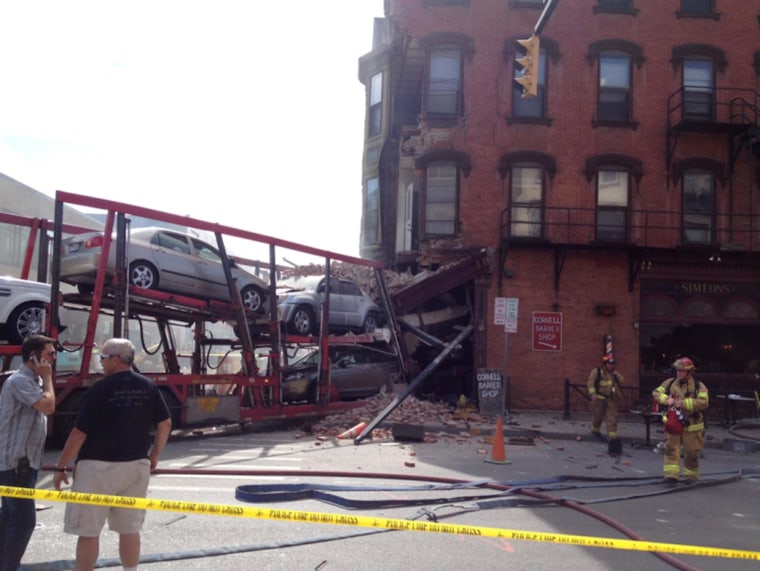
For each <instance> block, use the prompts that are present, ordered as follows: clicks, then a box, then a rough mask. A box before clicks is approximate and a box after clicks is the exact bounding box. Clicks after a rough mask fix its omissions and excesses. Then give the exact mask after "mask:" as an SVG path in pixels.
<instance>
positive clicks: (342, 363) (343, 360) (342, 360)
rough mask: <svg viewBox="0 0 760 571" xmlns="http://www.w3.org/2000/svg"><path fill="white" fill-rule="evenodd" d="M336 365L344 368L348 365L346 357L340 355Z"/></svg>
mask: <svg viewBox="0 0 760 571" xmlns="http://www.w3.org/2000/svg"><path fill="white" fill-rule="evenodd" d="M337 365H338V366H339V367H341V368H342V369H345V368H346V367H347V366H348V357H341V358H340V359H338V362H337Z"/></svg>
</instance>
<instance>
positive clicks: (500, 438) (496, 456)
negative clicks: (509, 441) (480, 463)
mask: <svg viewBox="0 0 760 571" xmlns="http://www.w3.org/2000/svg"><path fill="white" fill-rule="evenodd" d="M486 462H490V463H491V464H511V463H512V462H510V461H509V460H507V451H506V450H505V449H504V427H503V426H502V424H501V416H499V418H498V420H497V421H496V432H495V433H494V435H493V446H491V457H490V458H487V459H486Z"/></svg>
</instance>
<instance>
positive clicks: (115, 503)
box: [0, 486, 760, 561]
mask: <svg viewBox="0 0 760 571" xmlns="http://www.w3.org/2000/svg"><path fill="white" fill-rule="evenodd" d="M0 496H9V497H12V498H21V499H29V500H32V499H35V500H44V501H53V502H69V503H74V504H90V505H95V506H108V507H114V508H127V509H135V510H155V511H168V512H181V513H190V514H200V515H216V516H227V517H245V518H253V519H272V520H279V521H297V522H300V523H322V524H328V525H350V526H357V527H370V528H375V529H395V530H399V531H423V532H427V533H448V534H454V535H476V536H480V537H499V538H504V539H514V540H525V541H541V542H546V543H559V544H563V545H576V546H581V547H604V548H608V549H626V550H631V551H655V552H659V553H677V554H681V555H697V556H702V557H724V558H727V559H742V560H745V561H760V552H758V551H744V550H741V549H723V548H718V547H697V546H693V545H681V544H676V543H657V542H654V541H635V540H631V539H615V538H610V537H588V536H583V535H567V534H562V533H543V532H536V531H520V530H514V529H500V528H497V527H480V526H474V525H459V524H445V523H434V522H427V521H410V520H406V519H391V518H381V517H374V516H356V515H344V514H330V513H321V512H304V511H296V510H283V509H269V508H261V507H246V506H234V505H225V504H206V503H196V502H182V501H176V500H159V499H150V498H131V497H124V496H108V495H105V494H83V493H79V492H66V491H64V492H59V491H57V490H41V489H34V488H15V487H12V486H0Z"/></svg>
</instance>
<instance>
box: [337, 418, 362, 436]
mask: <svg viewBox="0 0 760 571" xmlns="http://www.w3.org/2000/svg"><path fill="white" fill-rule="evenodd" d="M365 428H367V423H366V422H360V423H359V424H357V425H356V426H352V427H351V428H349V429H348V430H346V431H345V432H341V433H340V434H338V438H339V439H340V440H343V439H344V438H356V437H357V436H359V435H360V434H361V433H362V432H364V429H365Z"/></svg>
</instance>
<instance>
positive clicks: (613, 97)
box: [597, 52, 631, 122]
mask: <svg viewBox="0 0 760 571" xmlns="http://www.w3.org/2000/svg"><path fill="white" fill-rule="evenodd" d="M597 119H598V120H599V121H622V122H627V121H630V120H631V56H630V55H628V54H626V53H623V52H605V53H602V54H600V56H599V93H598V103H597Z"/></svg>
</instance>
